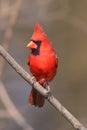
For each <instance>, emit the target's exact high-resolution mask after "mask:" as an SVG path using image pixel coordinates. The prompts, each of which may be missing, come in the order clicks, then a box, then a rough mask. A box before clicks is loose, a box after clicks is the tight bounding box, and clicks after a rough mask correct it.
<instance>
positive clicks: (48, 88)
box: [46, 82, 51, 92]
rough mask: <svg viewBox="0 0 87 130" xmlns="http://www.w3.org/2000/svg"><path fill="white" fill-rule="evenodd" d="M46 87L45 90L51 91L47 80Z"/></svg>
mask: <svg viewBox="0 0 87 130" xmlns="http://www.w3.org/2000/svg"><path fill="white" fill-rule="evenodd" d="M46 89H47V91H48V92H50V91H51V89H50V86H49V83H48V82H46Z"/></svg>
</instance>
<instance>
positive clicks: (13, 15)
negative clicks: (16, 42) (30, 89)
mask: <svg viewBox="0 0 87 130" xmlns="http://www.w3.org/2000/svg"><path fill="white" fill-rule="evenodd" d="M21 5H22V0H16V1H15V3H14V4H13V6H12V7H11V10H10V13H9V14H10V15H9V21H8V26H7V28H6V30H5V34H4V40H3V42H2V46H3V47H4V48H5V49H6V50H8V47H9V43H10V40H11V38H12V36H13V28H14V26H15V24H16V21H17V18H18V15H19V12H20V9H21ZM3 68H4V59H3V58H2V57H0V78H1V77H2V75H3ZM0 99H1V100H2V102H3V104H4V106H5V108H6V110H7V112H8V113H7V112H6V111H5V110H3V111H2V110H0V118H10V117H12V118H13V119H14V120H15V122H16V123H17V124H18V125H19V126H20V127H22V128H23V129H24V130H34V129H33V128H32V127H31V126H30V125H29V124H28V123H27V121H26V119H25V118H24V117H23V116H22V114H21V113H20V112H19V110H18V109H17V108H16V106H15V105H14V104H13V102H12V100H11V99H10V97H9V95H8V93H7V91H6V89H5V86H4V84H3V83H2V81H0Z"/></svg>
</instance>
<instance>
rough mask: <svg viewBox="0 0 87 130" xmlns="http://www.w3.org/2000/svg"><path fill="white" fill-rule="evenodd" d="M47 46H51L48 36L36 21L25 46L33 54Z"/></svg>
mask: <svg viewBox="0 0 87 130" xmlns="http://www.w3.org/2000/svg"><path fill="white" fill-rule="evenodd" d="M49 46H50V47H52V45H51V43H50V41H49V39H48V37H47V36H46V34H45V33H44V31H43V29H42V27H41V26H40V25H39V23H38V22H37V23H36V25H35V29H34V32H33V35H32V37H31V40H30V42H29V43H28V45H27V47H28V48H30V49H31V50H32V54H33V55H38V54H39V52H40V50H45V49H47V48H49Z"/></svg>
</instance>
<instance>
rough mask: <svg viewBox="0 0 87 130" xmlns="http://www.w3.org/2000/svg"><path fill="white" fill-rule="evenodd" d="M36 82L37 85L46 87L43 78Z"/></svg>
mask: <svg viewBox="0 0 87 130" xmlns="http://www.w3.org/2000/svg"><path fill="white" fill-rule="evenodd" d="M38 82H39V84H41V85H42V86H43V87H44V88H45V86H46V80H45V79H44V78H43V79H40V80H39V81H38Z"/></svg>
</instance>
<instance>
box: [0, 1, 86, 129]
mask: <svg viewBox="0 0 87 130" xmlns="http://www.w3.org/2000/svg"><path fill="white" fill-rule="evenodd" d="M36 21H38V22H39V23H40V24H41V26H42V27H43V29H44V31H45V32H46V34H47V35H48V37H49V39H50V40H51V42H52V43H53V46H54V48H55V50H56V53H57V55H58V57H59V67H58V73H57V75H56V77H55V78H54V80H53V81H52V82H51V83H50V86H52V87H51V91H52V93H53V94H54V95H55V97H56V98H57V99H58V100H59V101H60V102H61V103H62V104H63V105H64V106H65V107H66V108H67V109H68V110H69V111H70V112H71V113H72V114H73V115H74V116H75V117H76V118H77V119H78V120H79V121H80V122H82V123H83V124H84V125H85V126H86V127H87V1H86V0H83V1H82V0H77V1H76V0H73V1H72V0H57V1H56V0H43V1H41V0H35V1H32V0H15V1H14V0H0V44H2V45H3V46H4V47H5V48H6V49H7V50H8V52H9V53H10V54H11V56H13V57H14V58H15V60H16V61H17V62H18V63H19V64H20V65H21V66H22V67H23V68H24V69H25V70H26V71H27V72H29V70H28V66H27V57H28V55H29V52H30V50H29V49H27V48H26V45H27V43H28V42H29V40H30V37H31V35H32V33H33V30H34V26H35V23H36ZM6 44H7V45H6ZM0 65H1V67H0V79H1V81H0V82H1V83H0V89H1V90H0V130H15V129H16V130H48V129H50V130H53V129H54V130H70V129H71V130H74V128H73V127H72V126H71V124H70V123H69V122H68V121H67V120H66V119H64V117H62V116H61V114H60V113H59V112H57V111H56V110H55V109H54V108H53V107H52V106H51V105H50V104H49V103H48V102H47V101H46V103H45V105H44V107H43V108H41V109H39V108H34V107H32V106H30V105H29V104H28V103H27V101H28V97H29V92H30V90H31V86H29V84H28V83H27V82H26V81H24V80H23V79H22V78H21V77H20V76H19V75H18V74H17V73H16V72H15V71H14V70H13V69H12V68H11V67H10V66H9V65H8V63H7V62H6V61H5V62H4V61H3V60H2V59H0ZM29 73H30V72H29Z"/></svg>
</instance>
